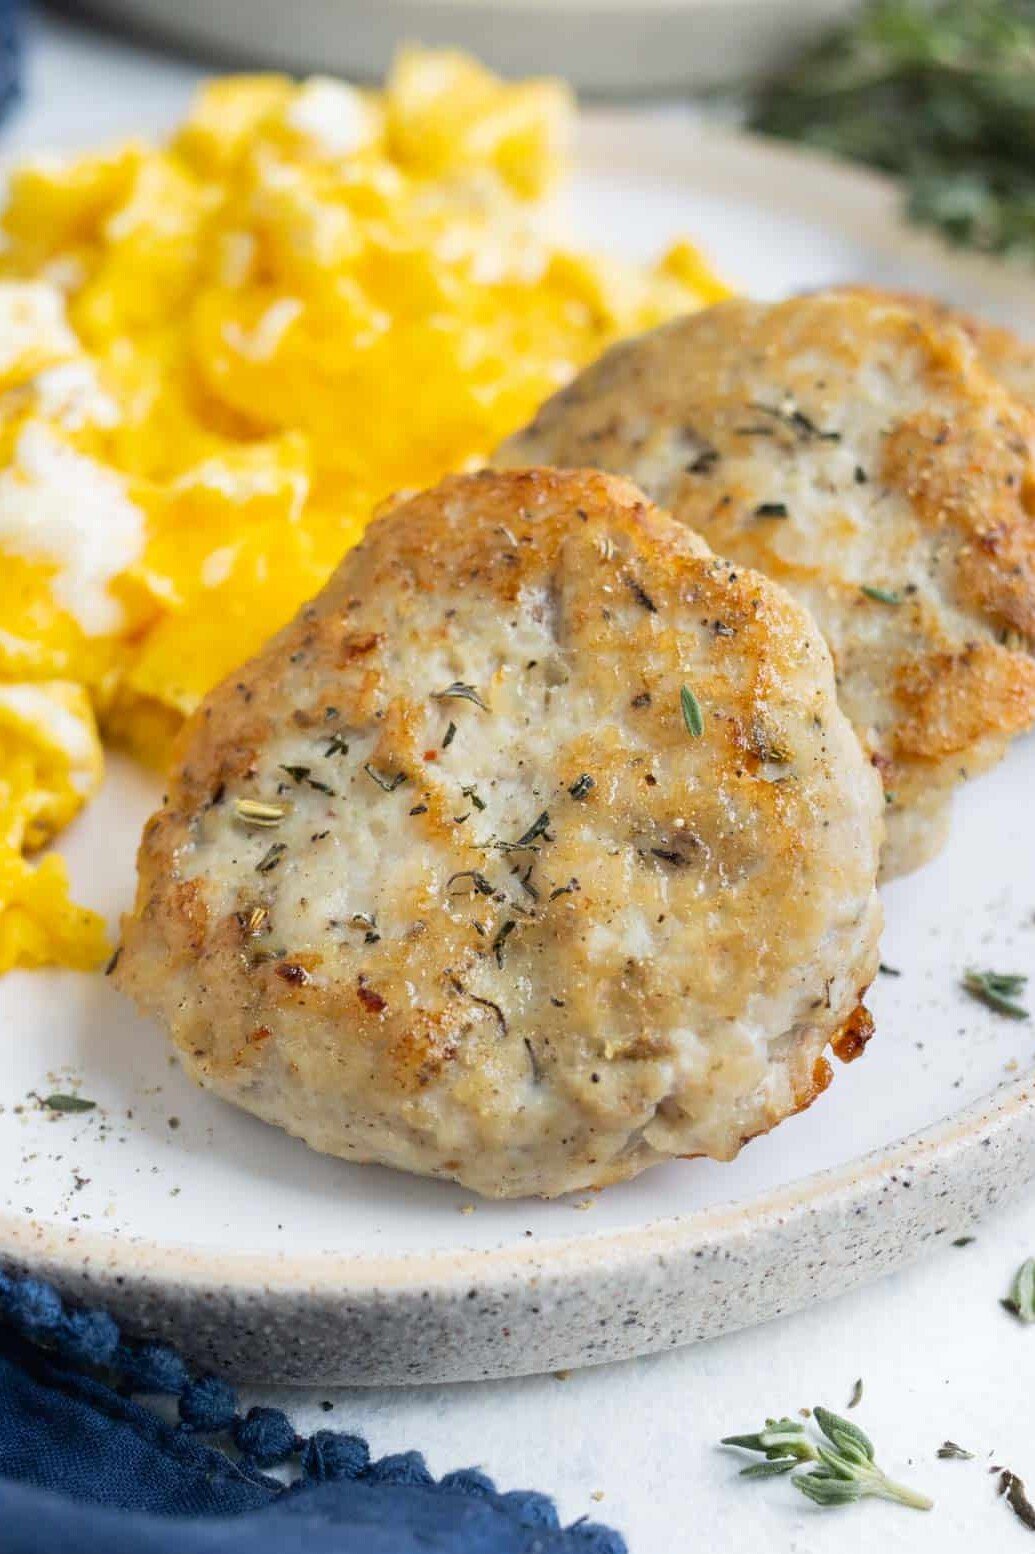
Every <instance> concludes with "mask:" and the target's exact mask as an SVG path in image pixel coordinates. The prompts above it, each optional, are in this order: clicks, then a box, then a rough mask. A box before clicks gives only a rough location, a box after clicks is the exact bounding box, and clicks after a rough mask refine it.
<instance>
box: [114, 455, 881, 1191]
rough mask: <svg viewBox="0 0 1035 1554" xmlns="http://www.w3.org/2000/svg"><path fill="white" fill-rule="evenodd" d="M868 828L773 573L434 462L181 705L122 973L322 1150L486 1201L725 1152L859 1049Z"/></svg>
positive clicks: (630, 520) (556, 477) (542, 475)
mask: <svg viewBox="0 0 1035 1554" xmlns="http://www.w3.org/2000/svg"><path fill="white" fill-rule="evenodd" d="M881 807H882V806H881V799H880V785H879V783H878V781H877V778H876V776H875V774H874V772H873V770H872V768H871V767H870V766H869V765H868V763H867V762H866V761H865V760H864V759H863V756H862V754H861V752H860V749H859V745H858V742H857V741H856V739H855V736H854V734H853V733H852V730H851V728H850V726H849V724H848V722H847V720H846V719H845V718H844V717H843V715H842V714H841V712H840V711H839V709H838V706H837V702H836V697H835V692H834V679H833V673H832V669H831V663H830V657H829V654H828V652H827V649H826V647H825V646H824V644H823V642H822V639H821V638H820V635H819V633H818V631H817V630H816V628H815V626H814V625H813V624H812V622H811V621H810V620H809V618H808V616H807V615H806V613H805V611H804V610H802V609H801V607H800V606H799V605H797V604H796V603H794V601H793V600H792V599H791V598H790V597H789V595H787V594H785V593H784V591H783V590H782V589H780V588H778V587H776V586H774V585H773V584H771V583H769V582H766V581H765V579H763V578H761V577H759V576H757V575H755V574H753V573H751V572H748V571H744V570H743V569H741V568H740V567H737V566H731V565H730V564H729V563H728V562H725V561H720V560H718V559H717V558H716V557H714V556H713V555H712V554H711V553H710V551H709V550H708V549H707V547H706V546H705V545H704V544H703V542H702V541H700V540H699V539H698V538H697V537H696V536H694V535H692V534H691V533H690V532H689V531H688V530H687V529H685V528H684V527H683V526H681V525H679V524H676V523H674V522H673V521H672V520H671V519H669V518H668V517H667V516H665V515H664V514H662V513H659V512H658V511H656V510H655V509H654V508H652V507H651V506H650V504H649V503H648V502H647V501H646V500H645V499H644V498H643V497H642V495H641V494H640V493H639V492H638V491H637V490H636V489H635V488H634V487H632V486H631V485H629V484H627V483H626V482H624V481H620V480H615V479H612V478H609V477H607V476H603V475H600V474H597V473H593V472H583V473H573V474H558V473H557V472H555V471H549V470H546V471H543V470H530V471H524V472H514V473H505V474H497V473H492V472H483V473H481V474H478V475H471V476H466V477H458V478H454V479H450V480H447V481H445V482H444V483H443V484H442V485H440V486H439V487H437V488H436V489H434V490H432V491H429V492H426V493H425V494H423V495H421V496H416V497H414V498H412V499H411V500H407V501H403V502H400V503H399V505H397V506H395V507H394V508H392V509H391V510H390V511H388V512H386V513H385V514H384V515H383V516H381V517H379V518H378V519H377V520H375V522H374V523H373V524H372V526H371V527H370V529H369V530H368V532H367V534H366V537H365V538H364V540H363V542H362V544H361V545H360V546H359V547H358V548H357V549H356V550H354V551H352V552H351V554H350V555H348V556H347V557H346V559H345V561H344V562H343V563H342V565H341V566H340V567H339V569H338V571H337V572H336V574H335V575H334V577H333V578H332V579H331V581H330V582H329V583H328V585H327V587H326V588H325V589H324V591H323V592H322V593H321V594H320V595H319V596H318V597H317V598H316V599H315V600H314V601H313V602H312V603H311V604H309V605H307V606H306V607H305V608H304V609H303V610H302V611H301V612H300V614H299V615H298V617H297V618H296V619H295V621H294V622H293V623H292V624H291V625H289V626H288V627H286V628H285V629H284V630H283V631H281V632H280V634H279V635H278V636H276V637H275V638H274V639H273V640H272V642H271V643H270V644H269V645H268V646H267V647H266V648H265V650H264V651H263V652H262V653H260V654H259V655H258V657H257V658H255V659H253V660H252V661H251V662H250V663H248V664H246V665H245V667H244V668H243V669H242V670H240V672H239V673H237V674H236V675H234V676H233V677H232V678H231V679H230V680H228V681H227V682H225V683H224V684H223V685H222V686H220V687H219V688H218V689H217V690H216V691H215V692H213V694H212V695H211V696H210V697H209V698H208V700H207V701H206V702H205V703H204V705H203V706H202V707H201V709H200V710H199V712H198V713H197V714H196V715H195V717H194V718H193V719H192V720H191V722H190V723H189V725H188V726H187V728H186V729H185V732H184V734H183V737H182V744H181V746H180V751H179V758H178V762H177V765H176V768H175V771H174V773H173V776H172V779H171V785H170V790H169V796H168V801H167V803H166V804H165V805H164V807H163V808H162V809H161V810H160V811H159V813H158V814H156V815H155V816H154V817H153V818H152V819H151V821H150V822H149V823H148V825H147V827H146V830H145V833H144V837H143V841H142V844H141V848H140V857H139V869H140V880H139V891H138V896H137V903H136V909H135V911H134V913H133V915H132V916H131V917H129V918H127V920H126V921H125V923H124V940H123V949H122V955H121V958H120V960H119V963H118V967H117V971H116V976H117V979H118V982H119V984H120V985H121V986H122V987H123V988H124V989H126V990H127V991H128V992H129V993H131V994H132V995H133V997H134V998H135V999H136V1000H137V1002H138V1003H139V1004H140V1006H141V1007H142V1008H143V1009H145V1010H147V1011H149V1012H151V1013H153V1014H155V1015H157V1016H158V1018H159V1019H160V1020H162V1021H163V1022H164V1023H165V1025H166V1026H167V1027H168V1029H169V1031H170V1033H171V1035H172V1039H173V1041H174V1042H175V1044H176V1046H177V1048H178V1049H179V1053H180V1057H181V1059H182V1062H183V1064H184V1066H185V1067H186V1069H187V1070H188V1072H189V1073H190V1074H192V1075H193V1076H194V1077H195V1078H196V1079H197V1080H198V1081H199V1082H200V1083H201V1084H203V1085H205V1086H207V1087H209V1088H210V1089H212V1090H215V1091H216V1092H217V1093H219V1094H220V1095H223V1096H225V1097H226V1098H227V1099H229V1100H232V1101H236V1102H237V1103H238V1104H239V1105H241V1106H243V1107H245V1108H247V1109H248V1110H249V1111H252V1112H255V1113H257V1115H258V1116H260V1117H263V1118H265V1119H266V1120H267V1121H270V1122H274V1123H278V1124H280V1126H282V1127H284V1128H287V1129H288V1130H289V1131H290V1132H292V1133H295V1134H299V1135H301V1137H303V1138H304V1139H306V1140H308V1142H309V1143H310V1144H312V1145H313V1146H314V1147H316V1148H317V1149H322V1150H327V1151H330V1152H331V1153H333V1154H337V1155H342V1156H344V1157H345V1158H347V1159H350V1160H357V1161H380V1162H383V1163H385V1164H388V1165H393V1166H399V1167H402V1168H404V1169H406V1170H409V1171H417V1172H421V1173H423V1174H427V1175H432V1176H441V1177H452V1178H454V1179H455V1180H457V1181H459V1182H462V1183H464V1184H465V1185H467V1186H468V1187H471V1188H474V1189H475V1190H476V1191H478V1192H481V1193H485V1194H489V1195H498V1196H513V1195H519V1194H529V1193H540V1194H546V1195H552V1194H556V1193H561V1192H564V1191H566V1190H568V1189H572V1188H585V1187H592V1186H597V1185H600V1184H603V1183H607V1182H612V1181H616V1180H618V1179H620V1178H622V1177H628V1176H633V1175H635V1174H636V1173H637V1172H639V1171H641V1170H643V1169H644V1167H645V1166H648V1165H650V1164H652V1163H653V1162H655V1161H658V1160H662V1159H664V1158H666V1157H669V1156H672V1155H694V1154H707V1155H712V1156H715V1157H716V1158H719V1159H729V1158H731V1157H732V1156H734V1155H735V1154H736V1153H737V1151H738V1150H739V1148H740V1146H741V1144H742V1143H743V1142H744V1140H746V1139H747V1138H750V1137H751V1136H752V1135H753V1134H756V1133H759V1132H762V1131H764V1130H765V1129H768V1128H770V1127H772V1126H773V1125H774V1124H775V1123H777V1122H779V1121H780V1119H781V1118H783V1117H785V1116H786V1115H787V1114H788V1113H789V1112H793V1111H796V1110H798V1109H800V1108H801V1107H803V1106H806V1105H807V1104H808V1103H809V1102H810V1101H811V1100H812V1099H813V1097H814V1096H815V1095H816V1094H817V1093H818V1092H819V1091H820V1090H821V1089H823V1088H824V1086H825V1084H826V1083H827V1080H828V1078H829V1072H830V1071H829V1067H828V1065H827V1063H826V1061H825V1059H824V1057H823V1050H824V1047H825V1046H826V1044H827V1043H828V1042H831V1041H832V1042H833V1043H834V1046H835V1050H836V1049H837V1048H838V1047H839V1046H840V1048H841V1050H842V1052H846V1053H847V1054H848V1055H851V1053H852V1052H853V1051H854V1050H855V1049H856V1048H857V1047H858V1045H859V1043H860V1041H861V1040H862V1039H863V1038H865V1036H866V1034H867V1033H868V1029H869V1027H868V1017H867V1016H866V1015H865V1012H864V1011H862V1010H861V1009H860V1008H859V1001H860V998H861V995H862V992H863V990H864V989H865V987H866V985H867V984H868V982H869V981H870V978H871V976H872V975H873V972H874V970H875V966H876V958H877V938H878V931H879V924H880V909H879V905H878V902H877V898H876V893H875V888H874V881H875V876H876V864H877V854H878V849H879V836H880V830H881Z"/></svg>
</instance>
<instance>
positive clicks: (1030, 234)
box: [752, 0, 1035, 263]
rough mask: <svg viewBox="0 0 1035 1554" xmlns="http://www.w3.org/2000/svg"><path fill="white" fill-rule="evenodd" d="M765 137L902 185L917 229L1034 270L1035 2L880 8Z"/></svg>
mask: <svg viewBox="0 0 1035 1554" xmlns="http://www.w3.org/2000/svg"><path fill="white" fill-rule="evenodd" d="M752 127H753V128H755V129H759V130H762V131H763V132H764V133H766V134H770V135H779V136H782V137H783V138H785V139H788V140H798V141H804V142H806V143H807V144H809V145H812V146H816V147H820V148H822V149H823V150H826V151H831V152H834V153H835V154H837V155H838V156H843V157H850V158H854V159H855V160H857V161H862V162H868V163H870V164H871V165H873V166H874V167H879V168H882V169H884V170H885V171H887V172H890V173H895V174H898V175H899V176H901V177H902V178H904V179H905V181H906V187H907V200H908V210H909V214H910V216H911V217H912V218H913V219H914V220H916V221H920V222H924V223H926V224H928V225H931V226H934V227H937V228H939V229H940V231H941V232H942V233H943V234H944V235H945V236H946V237H947V238H948V239H949V240H950V241H951V242H953V243H957V244H962V245H968V246H970V247H974V248H979V249H984V250H986V251H988V252H991V253H1000V254H1007V255H1011V256H1016V257H1019V258H1023V259H1026V260H1028V261H1029V262H1031V263H1035V0H869V3H868V4H867V5H866V6H865V7H864V9H863V11H862V12H861V14H860V15H859V16H858V17H857V18H856V19H854V20H853V21H852V22H850V23H848V24H847V25H846V26H845V27H843V28H842V29H840V30H839V31H837V32H835V33H833V34H831V35H829V36H828V37H827V38H826V39H825V41H823V42H821V43H820V44H818V45H817V46H816V47H815V48H814V49H812V50H810V51H809V52H808V53H807V54H806V55H805V56H804V57H803V58H802V59H800V60H799V61H798V63H797V64H796V65H794V66H793V67H792V68H791V69H790V70H789V71H788V72H787V73H786V74H785V75H783V76H781V77H779V78H777V79H776V80H774V81H771V82H770V83H769V84H768V85H767V86H766V88H765V90H764V93H763V95H762V97H761V99H760V100H759V101H757V102H756V105H755V111H754V113H753V115H752Z"/></svg>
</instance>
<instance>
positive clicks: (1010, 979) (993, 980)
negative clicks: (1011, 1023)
mask: <svg viewBox="0 0 1035 1554" xmlns="http://www.w3.org/2000/svg"><path fill="white" fill-rule="evenodd" d="M1027 982H1028V979H1027V977H1022V976H1020V975H1018V974H1017V973H1016V972H1007V971H968V972H967V974H966V975H965V976H964V978H963V986H964V987H965V988H966V990H967V992H968V993H970V994H971V995H972V996H973V997H974V998H979V999H980V1000H981V1002H982V1003H983V1004H987V1005H988V1007H989V1008H990V1009H994V1010H995V1011H996V1013H997V1014H1005V1015H1006V1016H1007V1017H1008V1018H1009V1019H1011V1020H1027V1019H1028V1011H1027V1009H1025V1007H1024V1005H1023V1004H1019V1003H1018V1002H1017V995H1018V993H1023V992H1024V989H1025V987H1026V986H1027Z"/></svg>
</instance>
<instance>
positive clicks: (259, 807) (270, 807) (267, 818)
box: [234, 799, 288, 826]
mask: <svg viewBox="0 0 1035 1554" xmlns="http://www.w3.org/2000/svg"><path fill="white" fill-rule="evenodd" d="M234 809H235V810H236V811H237V818H238V820H243V821H244V823H245V825H248V826H279V825H280V822H281V821H282V820H283V818H284V816H285V815H286V814H287V812H288V807H287V805H286V804H266V803H263V802H262V801H261V800H260V799H235V800H234Z"/></svg>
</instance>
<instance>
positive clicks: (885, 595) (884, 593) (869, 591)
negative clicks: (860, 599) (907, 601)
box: [859, 583, 902, 604]
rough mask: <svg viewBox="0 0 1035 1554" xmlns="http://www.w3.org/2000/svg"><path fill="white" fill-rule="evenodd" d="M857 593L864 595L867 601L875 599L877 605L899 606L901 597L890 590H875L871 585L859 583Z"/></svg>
mask: <svg viewBox="0 0 1035 1554" xmlns="http://www.w3.org/2000/svg"><path fill="white" fill-rule="evenodd" d="M859 592H860V593H863V594H865V595H866V597H867V599H875V600H876V601H877V603H878V604H901V603H902V595H901V594H900V593H896V592H895V591H894V589H891V588H875V587H874V586H873V584H872V583H861V584H860V585H859Z"/></svg>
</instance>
